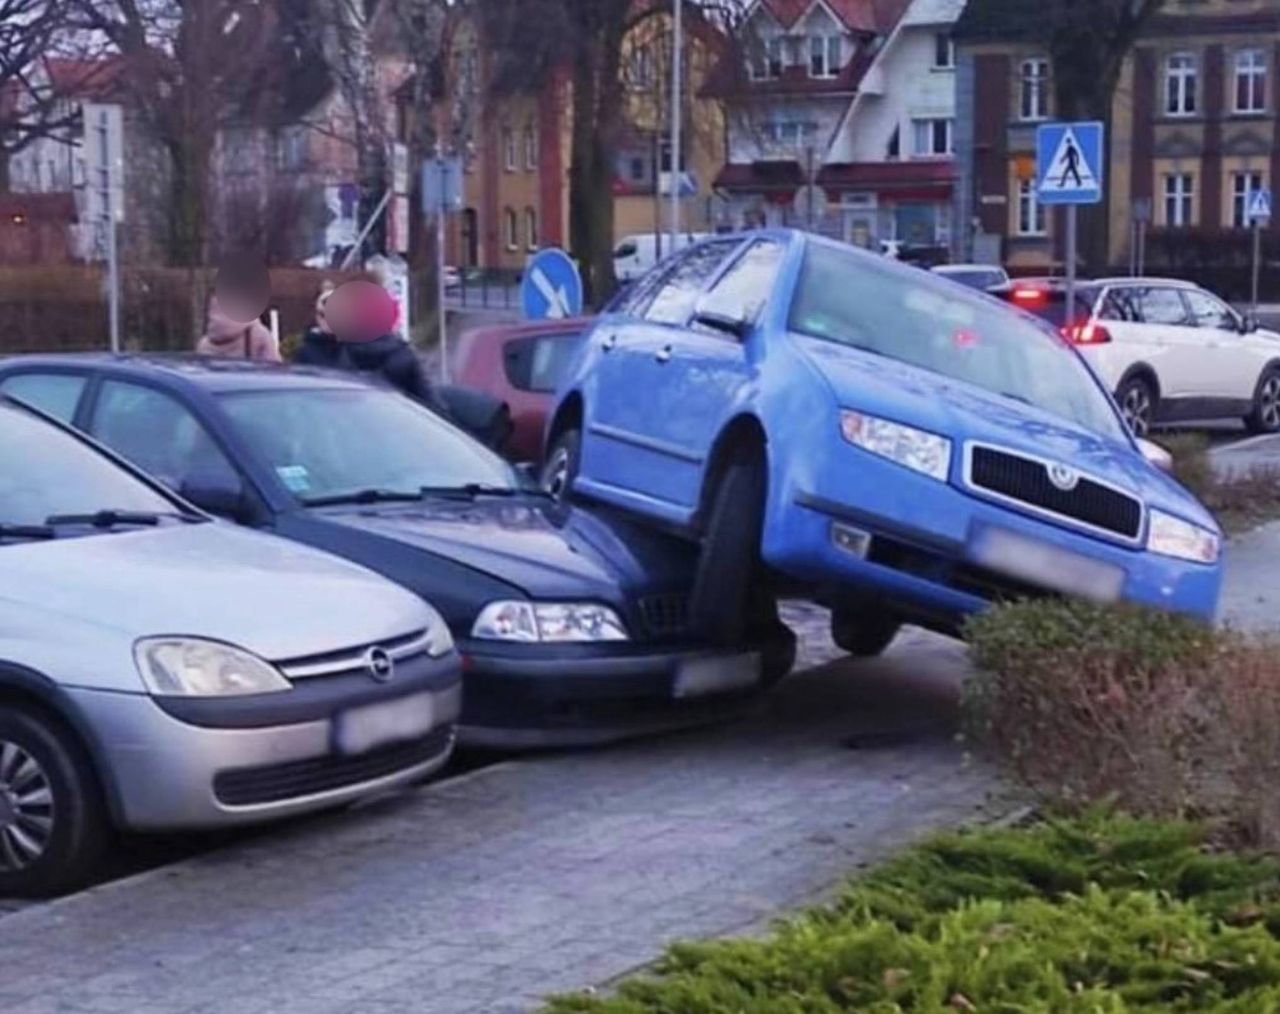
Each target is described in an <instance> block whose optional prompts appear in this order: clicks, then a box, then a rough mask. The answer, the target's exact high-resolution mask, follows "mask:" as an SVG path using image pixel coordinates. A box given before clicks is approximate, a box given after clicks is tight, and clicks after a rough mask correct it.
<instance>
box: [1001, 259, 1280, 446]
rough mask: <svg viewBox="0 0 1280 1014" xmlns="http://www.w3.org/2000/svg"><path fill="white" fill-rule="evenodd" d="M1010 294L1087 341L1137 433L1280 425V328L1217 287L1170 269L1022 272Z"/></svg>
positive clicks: (1277, 428)
mask: <svg viewBox="0 0 1280 1014" xmlns="http://www.w3.org/2000/svg"><path fill="white" fill-rule="evenodd" d="M1001 295H1002V296H1003V298H1005V299H1007V300H1008V301H1009V302H1011V303H1013V304H1014V305H1015V306H1018V307H1021V308H1022V309H1024V310H1028V311H1030V312H1032V313H1034V314H1036V315H1037V316H1039V317H1041V318H1043V319H1045V320H1046V321H1048V322H1049V323H1051V324H1053V325H1054V326H1055V327H1058V328H1060V329H1062V331H1063V333H1064V334H1065V335H1066V337H1067V338H1069V339H1070V340H1071V341H1072V342H1074V343H1075V345H1076V346H1077V347H1078V348H1079V349H1080V352H1081V353H1082V354H1083V355H1084V357H1085V359H1086V360H1087V361H1088V362H1089V364H1090V365H1091V366H1092V367H1093V368H1094V370H1095V371H1096V372H1097V373H1098V375H1099V377H1100V378H1101V379H1102V381H1103V383H1104V384H1106V385H1107V387H1108V388H1110V390H1111V391H1113V392H1114V394H1115V398H1116V402H1117V403H1118V404H1119V406H1120V410H1121V412H1122V413H1123V414H1124V418H1125V421H1126V422H1127V423H1128V424H1129V426H1130V428H1131V429H1132V430H1133V431H1134V433H1135V434H1136V435H1138V436H1145V435H1146V434H1147V433H1148V432H1149V431H1150V429H1151V427H1152V426H1154V425H1157V424H1160V423H1170V422H1179V421H1187V420H1209V419H1240V420H1243V421H1244V424H1245V426H1246V427H1247V428H1248V429H1249V430H1250V431H1251V432H1254V433H1276V432H1280V334H1277V333H1276V332H1274V331H1268V330H1264V329H1262V328H1260V327H1259V326H1258V324H1257V322H1256V321H1255V320H1253V319H1252V318H1250V317H1249V316H1247V315H1244V314H1241V313H1238V312H1237V311H1236V310H1234V309H1232V308H1231V307H1230V306H1228V305H1227V304H1226V303H1224V302H1223V301H1222V300H1221V299H1219V298H1218V297H1217V296H1215V295H1213V293H1211V292H1208V291H1206V290H1205V289H1202V288H1201V287H1200V286H1198V285H1195V284H1194V283H1191V282H1184V281H1179V280H1177V279H1170V278H1104V279H1100V280H1096V281H1089V282H1081V283H1079V284H1078V285H1077V288H1076V303H1075V312H1074V313H1072V314H1071V315H1070V319H1068V315H1067V313H1066V290H1065V284H1064V283H1063V281H1062V280H1061V279H1046V278H1039V279H1017V280H1015V281H1014V282H1013V283H1011V284H1010V285H1009V287H1008V288H1007V289H1005V290H1004V291H1003V292H1002V293H1001Z"/></svg>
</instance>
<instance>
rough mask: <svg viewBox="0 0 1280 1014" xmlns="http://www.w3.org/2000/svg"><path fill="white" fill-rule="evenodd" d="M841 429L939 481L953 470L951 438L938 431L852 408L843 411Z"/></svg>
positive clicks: (866, 446) (849, 438) (860, 444)
mask: <svg viewBox="0 0 1280 1014" xmlns="http://www.w3.org/2000/svg"><path fill="white" fill-rule="evenodd" d="M840 432H841V433H842V434H843V435H844V438H845V439H846V440H847V441H849V443H851V444H853V445H854V446H855V447H860V448H862V450H864V451H867V452H868V453H870V454H875V455H877V456H879V457H881V458H886V459H888V460H889V461H892V462H894V463H895V464H899V465H902V466H903V467H904V468H909V469H911V470H912V471H914V472H919V473H920V474H921V475H927V476H929V478H931V479H937V480H938V481H939V482H946V481H947V476H948V475H949V474H950V472H951V441H950V440H948V439H947V438H946V437H940V436H938V435H937V434H936V433H929V432H927V431H925V430H918V429H916V428H915V427H914V426H904V425H903V424H902V423H896V422H890V421H889V420H888V419H880V418H877V417H876V416H873V415H867V414H865V413H863V412H854V411H852V410H850V409H845V410H844V411H843V412H841V413H840Z"/></svg>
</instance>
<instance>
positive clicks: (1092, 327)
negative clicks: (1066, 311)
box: [1062, 320, 1111, 345]
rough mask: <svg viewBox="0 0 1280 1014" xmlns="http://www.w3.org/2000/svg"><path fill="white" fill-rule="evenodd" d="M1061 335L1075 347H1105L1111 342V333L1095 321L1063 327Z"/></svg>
mask: <svg viewBox="0 0 1280 1014" xmlns="http://www.w3.org/2000/svg"><path fill="white" fill-rule="evenodd" d="M1062 333H1063V334H1064V335H1065V336H1066V338H1067V340H1068V341H1070V342H1074V343H1075V344H1076V345H1105V344H1106V343H1107V342H1109V341H1111V332H1110V331H1108V330H1107V329H1106V328H1105V327H1103V326H1102V325H1101V324H1099V323H1097V322H1095V321H1092V320H1091V321H1088V322H1086V323H1084V324H1072V325H1071V327H1064V328H1063V329H1062Z"/></svg>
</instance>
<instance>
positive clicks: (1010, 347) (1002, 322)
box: [789, 243, 1124, 437]
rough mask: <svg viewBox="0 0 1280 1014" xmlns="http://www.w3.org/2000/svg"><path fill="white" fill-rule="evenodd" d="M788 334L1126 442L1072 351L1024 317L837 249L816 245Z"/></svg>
mask: <svg viewBox="0 0 1280 1014" xmlns="http://www.w3.org/2000/svg"><path fill="white" fill-rule="evenodd" d="M789 326H790V328H791V330H793V331H797V332H800V333H802V334H807V335H812V336H813V337H815V338H823V339H826V340H828V341H834V342H840V343H841V344H844V345H849V346H852V347H854V348H859V349H863V350H865V351H867V352H873V353H875V354H877V355H882V356H888V357H889V358H891V359H897V360H900V361H901V362H904V363H910V364H911V365H913V366H919V367H922V368H923V369H926V370H931V371H933V372H934V373H939V374H941V375H942V376H944V377H950V378H953V379H955V380H963V381H966V382H968V383H970V384H975V385H977V386H978V387H983V388H986V389H987V390H989V391H994V392H995V393H997V394H1001V395H1005V396H1006V397H1010V398H1014V399H1017V400H1019V401H1024V402H1028V403H1030V404H1032V405H1035V406H1037V407H1039V408H1042V409H1044V410H1045V411H1047V412H1052V413H1053V414H1055V415H1058V416H1061V417H1063V418H1066V419H1070V420H1071V421H1073V422H1075V423H1078V424H1080V425H1082V426H1084V427H1086V428H1087V429H1090V430H1093V431H1094V432H1096V433H1102V434H1105V435H1107V436H1111V437H1123V435H1124V429H1123V423H1121V422H1120V420H1119V418H1118V417H1117V415H1116V413H1115V411H1114V409H1113V408H1112V406H1111V403H1110V402H1109V401H1108V399H1107V397H1106V395H1105V394H1103V392H1102V389H1101V388H1100V387H1099V386H1098V384H1097V382H1096V381H1095V380H1094V378H1093V376H1092V374H1091V373H1090V372H1089V369H1088V367H1086V366H1085V365H1084V363H1082V362H1081V361H1080V359H1079V357H1078V356H1077V355H1076V354H1075V352H1074V351H1073V350H1072V349H1071V348H1070V347H1069V346H1067V345H1066V343H1065V342H1063V341H1061V340H1059V339H1058V338H1056V337H1055V336H1054V335H1052V334H1050V333H1049V332H1047V331H1046V330H1044V329H1043V328H1042V327H1041V326H1039V325H1037V324H1036V323H1034V322H1032V321H1030V320H1028V319H1026V318H1025V317H1023V316H1022V315H1021V314H1018V313H1014V312H1011V311H1009V310H1006V309H1004V308H1003V307H1001V306H1000V305H998V304H996V303H994V302H992V301H990V300H988V299H986V298H985V297H983V296H981V295H979V294H977V293H974V294H972V295H971V294H969V293H968V292H966V291H965V290H964V289H963V288H960V287H959V286H955V285H951V284H948V283H947V282H944V281H942V280H941V279H938V278H937V277H935V276H933V275H930V274H929V273H928V272H925V271H912V270H909V269H905V268H903V267H901V266H899V265H891V264H881V263H879V262H878V261H877V260H876V259H875V258H874V257H871V256H869V255H867V254H860V253H858V252H856V251H853V250H845V249H842V248H840V247H836V246H828V245H826V244H820V243H811V244H810V245H809V249H808V251H807V252H806V254H805V260H804V265H803V267H802V269H801V272H800V279H799V282H798V283H797V286H796V292H795V297H794V299H793V300H792V304H791V316H790V322H789Z"/></svg>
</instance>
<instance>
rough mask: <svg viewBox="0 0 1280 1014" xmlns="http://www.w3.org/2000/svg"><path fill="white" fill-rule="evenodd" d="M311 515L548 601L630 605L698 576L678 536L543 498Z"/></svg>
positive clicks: (397, 506)
mask: <svg viewBox="0 0 1280 1014" xmlns="http://www.w3.org/2000/svg"><path fill="white" fill-rule="evenodd" d="M308 515H309V519H310V521H312V522H313V523H317V522H318V523H323V524H327V525H332V526H337V527H342V528H347V529H352V530H355V531H358V532H361V533H363V534H365V535H367V536H369V535H372V536H378V537H380V538H381V539H382V540H384V541H385V542H386V543H388V544H389V545H388V546H387V548H388V550H389V551H392V552H394V551H395V547H396V546H401V547H404V548H406V549H409V548H411V549H414V550H418V551H421V552H425V553H429V554H431V555H433V556H436V557H440V558H444V559H447V560H451V561H453V562H455V563H458V564H461V565H462V566H464V567H466V568H468V569H470V570H473V571H477V572H480V573H483V574H488V575H491V576H493V577H495V578H498V579H499V580H501V581H502V582H503V583H504V584H508V585H511V586H513V587H515V588H518V589H519V590H520V591H523V592H524V593H525V594H526V595H528V596H530V597H532V598H538V599H565V598H568V599H595V600H603V601H607V602H617V603H621V602H623V601H625V600H626V599H628V598H630V597H633V596H634V595H636V594H643V593H645V592H650V591H662V590H671V589H678V588H681V587H684V586H686V585H687V582H688V581H689V580H690V579H691V574H692V560H691V557H692V554H690V553H688V552H687V551H685V552H682V551H681V546H680V545H679V544H678V543H676V542H675V541H674V540H672V539H669V538H667V537H665V536H661V535H656V534H654V533H650V532H646V531H643V530H641V529H638V528H635V527H633V526H631V525H628V524H627V523H626V522H624V521H622V520H621V519H618V518H615V517H612V516H611V515H609V514H607V513H604V512H594V511H593V512H588V511H584V510H580V509H577V508H571V507H562V506H559V505H556V504H553V503H552V502H551V501H549V500H547V499H545V498H543V497H537V496H531V497H527V498H526V497H521V498H517V499H506V498H496V497H495V498H485V497H480V498H478V499H476V500H474V501H454V500H447V499H440V500H424V501H423V502H421V503H412V504H380V505H377V506H371V507H364V506H361V507H341V508H321V509H313V510H311V511H309V512H308Z"/></svg>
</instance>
